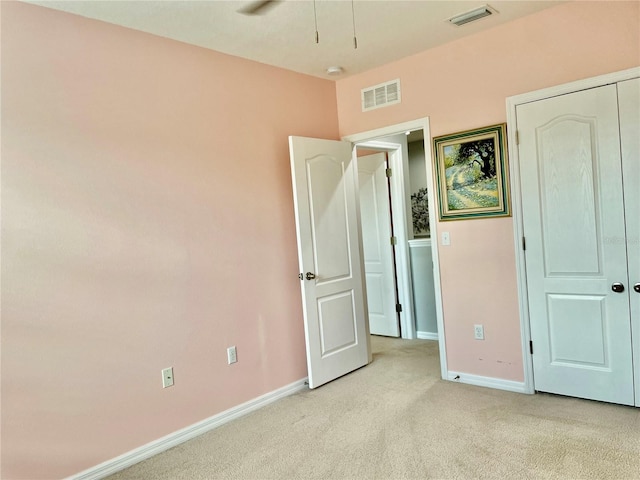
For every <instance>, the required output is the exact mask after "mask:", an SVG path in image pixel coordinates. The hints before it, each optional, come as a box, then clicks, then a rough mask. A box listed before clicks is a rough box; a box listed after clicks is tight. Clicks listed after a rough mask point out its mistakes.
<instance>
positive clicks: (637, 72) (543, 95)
mask: <svg viewBox="0 0 640 480" xmlns="http://www.w3.org/2000/svg"><path fill="white" fill-rule="evenodd" d="M638 77H640V67H635V68H630V69H627V70H622V71H619V72H613V73H610V74H606V75H599V76H596V77H592V78H587V79H582V80H578V81H575V82H569V83H566V84H562V85H557V86H554V87H550V88H544V89H541V90H535V91H532V92H528V93H524V94H520V95H515V96H512V97H508V98H507V99H506V109H507V137H508V142H507V143H508V152H509V159H510V161H509V163H510V165H509V167H510V168H509V174H510V183H511V189H510V192H511V205H512V218H513V232H514V243H515V247H516V273H517V283H518V300H519V309H520V332H521V346H522V357H523V362H522V364H523V367H524V385H523V390H524V393H529V394H533V393H535V387H534V380H533V358H532V355H531V354H530V342H531V335H530V318H529V304H528V293H527V278H526V270H525V251H524V247H523V246H524V243H525V242H524V240H523V239H524V224H523V217H522V192H521V188H520V178H521V174H520V158H519V152H518V136H517V130H518V123H517V114H516V109H517V107H518V106H519V105H524V104H526V103H530V102H535V101H538V100H544V99H547V98H551V97H555V96H559V95H564V94H568V93H573V92H578V91H581V90H587V89H591V88H597V87H601V86H604V85H608V84H613V83H618V82H623V81H626V80H631V79H635V78H638ZM630 260H632V259H630ZM639 308H640V307H639ZM636 327H639V328H640V325H636ZM638 341H639V342H640V340H638ZM634 342H635V340H634ZM534 348H535V346H534ZM634 352H635V353H636V358H638V357H639V356H640V343H636V345H635V346H634ZM639 380H640V368H636V406H640V404H639V403H638V402H639V401H640V398H639V397H640V395H638V394H639V393H640V381H639Z"/></svg>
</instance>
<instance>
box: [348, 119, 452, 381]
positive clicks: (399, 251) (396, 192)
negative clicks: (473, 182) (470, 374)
mask: <svg viewBox="0 0 640 480" xmlns="http://www.w3.org/2000/svg"><path fill="white" fill-rule="evenodd" d="M418 130H420V131H422V137H423V138H422V148H423V152H424V166H425V177H426V178H425V179H424V180H425V184H426V191H425V193H426V199H427V202H428V204H429V205H435V196H434V182H433V168H432V159H431V148H430V138H431V135H430V131H429V119H428V118H423V119H419V120H414V121H411V122H405V123H402V124H397V125H392V126H389V127H384V128H381V129H377V130H372V131H369V132H363V133H359V134H355V135H349V136H347V137H344V138H343V140H345V141H349V142H351V143H352V144H353V145H354V158H356V154H357V149H367V150H376V151H385V152H388V157H389V166H390V168H391V171H392V174H391V177H390V184H391V208H392V211H393V226H394V236H395V237H396V266H397V285H398V302H399V303H400V304H401V305H402V312H400V317H401V319H400V325H401V333H402V338H406V339H414V338H424V337H419V335H418V331H417V329H416V316H415V313H416V312H415V308H416V304H417V303H418V302H415V301H414V298H413V296H414V295H413V294H414V282H413V279H412V265H411V251H410V242H411V241H415V240H416V238H415V237H416V235H415V234H414V229H413V217H412V213H411V212H412V209H411V199H410V183H411V182H410V179H411V173H410V169H409V160H408V147H407V132H413V131H418ZM435 217H436V216H435V208H431V209H429V210H428V218H429V225H430V227H431V236H432V238H433V239H435V238H437V237H436V235H435V233H436V228H435V225H436V218H435ZM420 240H422V239H420ZM430 247H431V252H430V253H431V258H430V262H429V265H430V266H432V276H430V278H429V280H432V283H433V301H434V305H433V307H434V310H435V317H436V318H435V322H434V323H435V325H436V326H437V333H434V334H433V337H430V338H431V339H437V340H438V343H439V352H440V368H441V375H442V378H447V363H446V346H445V336H444V326H443V315H442V295H441V287H440V267H439V262H438V245H437V241H433V242H432V244H431V245H430Z"/></svg>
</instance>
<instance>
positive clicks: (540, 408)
mask: <svg viewBox="0 0 640 480" xmlns="http://www.w3.org/2000/svg"><path fill="white" fill-rule="evenodd" d="M372 347H373V352H374V361H373V363H372V364H370V365H369V366H367V367H365V368H362V369H360V370H358V371H356V372H353V373H351V374H349V375H347V376H345V377H342V378H340V379H338V380H335V381H333V382H331V383H329V384H327V385H325V386H323V387H320V388H318V389H316V390H308V391H304V392H300V393H298V394H295V395H292V396H290V397H287V398H285V399H282V400H280V401H278V402H276V403H274V404H271V405H269V406H267V407H265V408H263V409H261V410H259V411H257V412H254V413H251V414H249V415H247V416H245V417H243V418H241V419H238V420H235V421H233V422H231V423H228V424H226V425H224V426H222V427H220V428H218V429H216V430H213V431H211V432H209V433H206V434H204V435H202V436H200V437H198V438H196V439H194V440H191V441H189V442H187V443H184V444H182V445H180V446H178V447H175V448H173V449H171V450H169V451H167V452H165V453H162V454H160V455H158V456H156V457H153V458H151V459H149V460H147V461H144V462H142V463H139V464H137V465H135V466H133V467H131V468H129V469H127V470H124V471H122V472H119V473H117V474H115V475H113V476H111V477H109V478H110V480H124V479H172V480H173V479H177V480H181V479H184V480H198V479H340V480H341V479H345V480H346V479H410V478H411V479H427V478H447V479H471V478H487V479H489V478H495V479H518V478H522V479H529V478H541V479H555V478H572V479H574V478H593V479H605V478H606V479H636V478H638V479H640V409H638V408H632V407H624V406H618V405H610V404H604V403H599V402H592V401H588V400H580V399H573V398H566V397H559V396H554V395H546V394H537V395H523V394H517V393H509V392H504V391H499V390H492V389H488V388H482V387H474V386H470V385H463V384H457V383H453V382H445V381H443V380H440V373H439V372H440V367H439V360H438V344H437V342H434V341H429V340H399V339H390V338H384V337H373V339H372Z"/></svg>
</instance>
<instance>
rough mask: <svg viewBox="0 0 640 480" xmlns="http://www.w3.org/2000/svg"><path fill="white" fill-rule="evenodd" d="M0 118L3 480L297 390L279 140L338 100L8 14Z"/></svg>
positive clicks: (18, 8) (302, 370) (17, 7)
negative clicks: (167, 374)
mask: <svg viewBox="0 0 640 480" xmlns="http://www.w3.org/2000/svg"><path fill="white" fill-rule="evenodd" d="M2 100H3V104H2V134H3V135H2V447H3V449H2V472H1V477H2V478H3V479H4V478H7V479H9V478H11V479H19V478H24V479H35V478H38V479H42V478H60V477H63V476H67V475H70V474H73V473H76V472H79V471H81V470H83V469H86V468H89V467H92V466H95V465H97V464H99V463H101V462H103V461H105V460H108V459H110V458H113V457H115V456H117V455H120V454H122V453H124V452H127V451H129V450H131V449H133V448H136V447H139V446H141V445H143V444H145V443H147V442H149V441H152V440H156V439H158V438H160V437H162V436H164V435H166V434H169V433H171V432H173V431H175V430H178V429H180V428H182V427H185V426H188V425H190V424H192V423H195V422H198V421H200V420H203V419H205V418H207V417H209V416H211V415H214V414H216V413H219V412H221V411H223V410H225V409H227V408H229V407H232V406H235V405H238V404H240V403H242V402H245V401H247V400H249V399H252V398H255V397H257V396H259V395H261V394H264V393H266V392H270V391H273V390H275V389H277V388H279V387H282V386H284V385H287V384H289V383H291V382H294V381H296V380H299V379H301V378H303V377H305V376H306V362H305V354H304V348H305V347H304V334H303V324H302V309H301V301H300V287H299V280H298V279H297V276H296V273H297V269H298V267H297V254H296V240H295V225H294V217H293V204H292V192H291V176H290V169H289V154H288V143H287V136H288V135H291V134H293V135H306V136H316V137H325V138H337V134H338V127H337V110H336V98H335V84H334V83H333V82H329V81H324V80H320V79H315V78H311V77H307V76H303V75H299V74H295V73H292V72H287V71H284V70H280V69H276V68H271V67H268V66H265V65H262V64H258V63H253V62H249V61H244V60H241V59H238V58H234V57H230V56H226V55H222V54H218V53H215V52H211V51H207V50H204V49H200V48H196V47H192V46H188V45H185V44H181V43H178V42H174V41H170V40H165V39H162V38H159V37H154V36H151V35H147V34H143V33H140V32H135V31H132V30H127V29H124V28H120V27H116V26H112V25H108V24H105V23H100V22H96V21H92V20H88V19H84V18H81V17H77V16H72V15H68V14H64V13H60V12H56V11H53V10H49V9H45V8H41V7H36V6H32V5H27V4H23V3H14V2H2ZM230 345H236V346H237V349H238V359H239V361H238V363H237V364H235V365H233V366H227V364H226V351H225V350H226V347H227V346H230ZM169 366H173V367H174V371H175V386H174V387H172V388H169V389H165V390H163V389H162V388H161V376H160V371H161V369H163V368H165V367H169Z"/></svg>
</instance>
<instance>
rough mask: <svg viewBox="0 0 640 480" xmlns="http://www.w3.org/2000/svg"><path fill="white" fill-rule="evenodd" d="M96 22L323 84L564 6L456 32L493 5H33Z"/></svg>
mask: <svg viewBox="0 0 640 480" xmlns="http://www.w3.org/2000/svg"><path fill="white" fill-rule="evenodd" d="M29 1H30V3H34V4H38V5H42V6H45V7H49V8H54V9H58V10H64V11H67V12H71V13H75V14H78V15H82V16H85V17H89V18H94V19H98V20H102V21H105V22H109V23H114V24H117V25H122V26H125V27H129V28H133V29H136V30H141V31H143V32H148V33H152V34H155V35H159V36H162V37H167V38H172V39H174V40H179V41H182V42H186V43H190V44H193V45H198V46H201V47H205V48H210V49H213V50H217V51H219V52H224V53H228V54H231V55H236V56H239V57H244V58H248V59H251V60H255V61H258V62H262V63H266V64H270V65H275V66H278V67H282V68H286V69H288V70H293V71H296V72H301V73H306V74H309V75H313V76H317V77H322V78H336V77H329V76H328V75H327V73H326V69H327V67H329V66H333V65H339V66H341V67H343V68H344V74H343V77H344V76H347V75H352V74H355V73H359V72H363V71H365V70H369V69H371V68H374V67H376V66H379V65H383V64H385V63H388V62H391V61H394V60H398V59H400V58H403V57H406V56H409V55H412V54H415V53H418V52H421V51H423V50H426V49H428V48H432V47H435V46H437V45H441V44H444V43H447V42H450V41H453V40H455V39H457V38H460V37H463V36H465V35H469V34H473V33H476V32H478V31H481V30H485V29H489V28H492V27H495V26H496V25H500V24H502V23H505V22H508V21H511V20H514V19H515V18H518V17H522V16H525V15H529V14H531V13H534V12H537V11H540V10H542V9H545V8H548V7H552V6H554V5H557V4H559V3H563V2H562V1H553V0H544V1H526V0H518V1H501V0H488V4H489V5H490V6H491V7H493V8H494V9H495V10H497V11H498V12H499V13H498V14H496V15H491V16H489V17H485V18H483V19H481V20H478V21H476V22H473V23H470V24H467V25H464V26H462V27H456V26H455V25H452V24H450V23H449V22H448V21H447V20H448V19H449V18H450V17H452V16H454V15H457V14H459V13H464V12H466V11H469V10H471V9H474V8H477V7H481V6H483V5H484V4H485V3H487V2H486V1H483V0H479V1H467V0H459V1H458V0H450V1H442V0H440V1H434V0H428V1H427V0H410V1H407V0H373V1H372V0H355V2H354V5H353V11H354V12H355V30H356V36H357V39H358V48H357V49H354V47H353V28H354V27H353V16H352V3H351V0H316V5H315V7H316V12H317V22H318V33H319V40H320V41H319V43H318V44H316V43H315V31H316V30H315V21H314V2H313V1H312V0H284V1H281V2H277V3H276V4H275V5H273V6H272V7H270V8H269V9H268V10H267V11H266V12H265V13H264V14H262V15H255V16H247V15H243V14H241V13H238V10H240V9H241V8H243V7H245V6H247V5H249V4H251V3H252V1H251V0H248V1H245V0H196V1H194V0H144V1H143V0H51V1H43V0H36V1H32V0H29Z"/></svg>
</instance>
